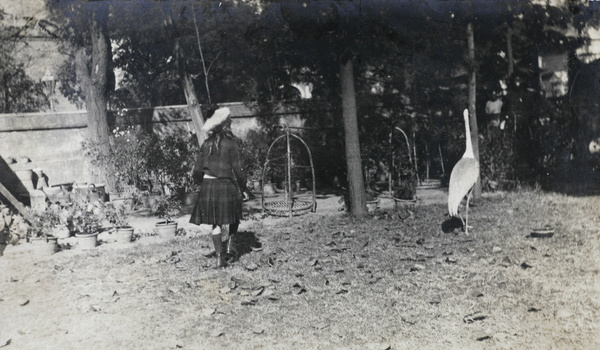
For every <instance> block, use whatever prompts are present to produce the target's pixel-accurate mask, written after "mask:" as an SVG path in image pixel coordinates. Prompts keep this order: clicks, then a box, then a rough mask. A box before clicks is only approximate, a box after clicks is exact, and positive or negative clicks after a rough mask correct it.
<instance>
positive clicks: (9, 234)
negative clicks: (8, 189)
mask: <svg viewBox="0 0 600 350" xmlns="http://www.w3.org/2000/svg"><path fill="white" fill-rule="evenodd" d="M28 228H29V225H27V223H26V222H25V219H24V218H23V216H22V215H20V214H18V213H17V212H15V211H14V210H13V209H11V208H10V207H8V206H6V205H4V204H3V203H0V256H2V255H3V254H4V250H5V249H6V246H7V245H8V244H12V245H15V244H17V242H19V240H20V239H21V238H25V237H26V236H27V230H28Z"/></svg>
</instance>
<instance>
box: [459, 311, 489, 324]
mask: <svg viewBox="0 0 600 350" xmlns="http://www.w3.org/2000/svg"><path fill="white" fill-rule="evenodd" d="M486 318H487V316H485V315H482V314H480V313H478V312H476V313H473V314H470V315H467V316H465V317H463V322H465V323H473V322H475V321H483V320H485V319H486Z"/></svg>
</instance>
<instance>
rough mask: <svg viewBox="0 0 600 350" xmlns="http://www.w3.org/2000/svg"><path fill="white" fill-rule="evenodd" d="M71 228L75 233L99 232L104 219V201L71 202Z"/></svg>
mask: <svg viewBox="0 0 600 350" xmlns="http://www.w3.org/2000/svg"><path fill="white" fill-rule="evenodd" d="M68 208H69V214H70V229H71V232H73V233H75V234H84V235H85V234H93V233H97V232H98V231H99V230H100V228H101V227H102V221H103V220H104V218H105V216H104V203H102V202H100V201H95V202H85V201H73V203H71V204H70V206H69V207H68Z"/></svg>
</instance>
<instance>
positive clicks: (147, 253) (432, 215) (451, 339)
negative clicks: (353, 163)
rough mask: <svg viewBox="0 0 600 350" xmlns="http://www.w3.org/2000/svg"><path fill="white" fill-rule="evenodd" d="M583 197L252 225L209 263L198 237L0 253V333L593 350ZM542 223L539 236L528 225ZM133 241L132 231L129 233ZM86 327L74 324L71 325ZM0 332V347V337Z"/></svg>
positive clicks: (20, 338)
mask: <svg viewBox="0 0 600 350" xmlns="http://www.w3.org/2000/svg"><path fill="white" fill-rule="evenodd" d="M599 204H600V203H599V198H598V197H568V196H562V195H554V194H544V193H541V192H535V191H530V192H522V193H518V194H504V195H498V196H488V197H484V198H483V199H481V200H479V201H478V202H477V203H475V206H474V207H472V208H471V210H470V214H471V216H470V224H471V225H472V226H473V228H472V229H471V230H470V235H469V236H466V235H465V234H464V233H462V232H458V231H457V232H456V233H444V232H443V230H442V225H443V224H444V221H445V220H446V219H447V217H445V216H444V213H445V206H443V205H428V206H418V207H417V208H416V209H415V210H414V211H413V212H408V211H406V210H399V211H394V210H388V211H377V212H375V213H374V214H373V215H372V216H370V217H368V218H365V219H360V220H357V219H353V218H350V217H348V216H346V215H345V214H332V215H330V216H320V215H311V214H308V215H305V216H301V217H297V218H292V219H288V218H282V219H275V220H269V221H268V222H263V221H253V222H252V224H250V225H247V226H246V227H247V229H246V230H245V231H244V232H242V240H241V241H242V242H241V247H240V249H241V251H242V256H241V257H240V259H239V260H238V261H237V262H235V263H233V264H232V265H231V266H230V267H228V268H226V269H223V270H215V269H213V268H212V266H213V265H214V261H213V259H214V258H212V257H207V256H206V255H209V254H210V253H211V252H212V244H211V242H210V240H209V239H208V237H205V236H199V237H177V238H176V239H173V240H171V241H168V242H162V243H158V242H157V243H156V244H143V245H140V244H132V245H131V246H130V247H129V248H126V249H96V250H93V251H89V252H82V253H78V254H63V253H59V254H55V255H54V256H52V257H50V258H47V259H45V260H39V261H36V262H35V263H33V262H30V261H29V260H27V259H25V258H22V259H21V260H19V261H18V264H16V263H15V261H13V263H10V262H7V261H3V260H2V258H0V264H2V269H3V271H7V272H8V273H6V274H5V273H3V274H2V279H1V280H0V281H1V285H0V320H2V323H3V326H2V327H1V328H0V342H1V343H2V344H5V343H6V342H7V341H8V340H10V344H9V345H8V346H7V349H8V348H15V349H39V348H41V347H48V348H50V349H52V348H57V349H58V348H65V349H79V348H95V349H115V348H136V349H137V348H155V349H168V348H173V349H174V348H178V347H179V348H184V349H416V348H418V349H440V348H445V349H446V348H448V349H471V348H472V349H481V348H489V349H504V348H505V349H551V348H556V349H595V348H600V339H599V337H598V334H600V327H599V325H600V299H599V298H598V297H599V296H600V285H599V276H598V273H599V271H600V256H599V255H600V244H599V242H600V240H599V237H598V232H599V230H600V227H599V226H598V219H599V218H598V214H597V208H598V207H599ZM544 225H551V226H553V227H554V228H555V231H556V233H555V235H554V236H553V237H551V238H531V237H530V236H529V232H530V229H531V228H533V227H540V226H544ZM143 239H144V238H142V240H143ZM88 330H89V331H91V332H90V333H84V331H88ZM2 344H0V345H2Z"/></svg>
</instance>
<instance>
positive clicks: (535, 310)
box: [527, 307, 540, 312]
mask: <svg viewBox="0 0 600 350" xmlns="http://www.w3.org/2000/svg"><path fill="white" fill-rule="evenodd" d="M527 311H528V312H538V311H540V309H536V308H535V307H532V308H529V310H527Z"/></svg>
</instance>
